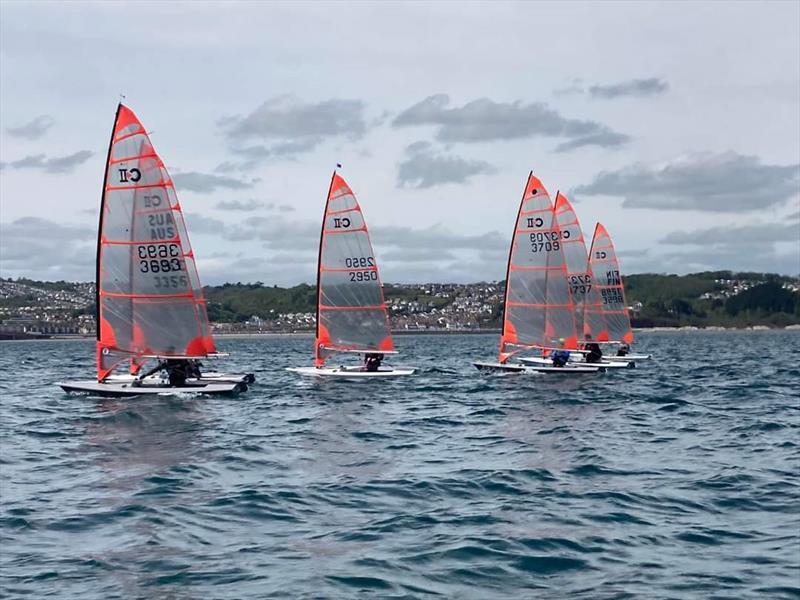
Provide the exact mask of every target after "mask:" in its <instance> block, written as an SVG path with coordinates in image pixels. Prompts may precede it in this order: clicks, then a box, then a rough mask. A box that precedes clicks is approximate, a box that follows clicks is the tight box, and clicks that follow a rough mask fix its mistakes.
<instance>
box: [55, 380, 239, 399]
mask: <svg viewBox="0 0 800 600" xmlns="http://www.w3.org/2000/svg"><path fill="white" fill-rule="evenodd" d="M58 385H60V386H61V389H63V390H64V391H65V392H82V393H89V394H96V395H98V396H112V397H114V396H116V397H120V396H147V395H161V394H238V393H239V392H245V391H247V384H245V383H243V382H235V383H234V382H228V383H225V382H219V383H196V384H194V385H186V386H183V387H172V386H170V385H169V384H166V385H163V384H157V383H150V382H148V381H145V382H143V383H142V385H140V386H136V387H135V386H133V385H131V384H130V383H121V382H113V381H111V382H106V381H95V380H89V381H65V382H62V383H59V384H58Z"/></svg>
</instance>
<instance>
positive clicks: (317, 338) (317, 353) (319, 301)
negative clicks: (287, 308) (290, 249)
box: [314, 170, 336, 367]
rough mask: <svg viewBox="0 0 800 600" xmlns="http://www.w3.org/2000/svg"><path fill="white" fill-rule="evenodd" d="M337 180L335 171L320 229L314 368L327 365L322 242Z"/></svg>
mask: <svg viewBox="0 0 800 600" xmlns="http://www.w3.org/2000/svg"><path fill="white" fill-rule="evenodd" d="M335 178H336V171H335V170H334V172H333V174H332V175H331V183H330V185H329V186H328V195H327V197H326V198H325V210H324V212H323V213H322V224H321V225H320V228H319V249H318V251H317V320H316V323H315V335H314V366H316V367H321V366H322V365H323V364H324V363H325V359H324V358H323V356H322V353H321V351H320V350H321V345H322V344H321V341H320V305H321V304H322V287H321V286H320V281H321V279H322V242H323V240H324V237H325V222H326V220H327V218H328V207H329V206H330V203H331V192H333V181H334V179H335Z"/></svg>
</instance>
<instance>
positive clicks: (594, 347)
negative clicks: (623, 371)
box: [583, 333, 603, 363]
mask: <svg viewBox="0 0 800 600" xmlns="http://www.w3.org/2000/svg"><path fill="white" fill-rule="evenodd" d="M583 349H584V350H586V362H587V363H598V362H600V361H601V360H603V351H602V350H600V345H599V344H598V343H597V342H594V341H592V336H591V334H588V333H587V334H586V343H585V344H584V345H583Z"/></svg>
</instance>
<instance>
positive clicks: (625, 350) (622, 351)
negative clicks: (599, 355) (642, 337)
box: [617, 344, 631, 356]
mask: <svg viewBox="0 0 800 600" xmlns="http://www.w3.org/2000/svg"><path fill="white" fill-rule="evenodd" d="M630 349H631V348H630V346H628V345H627V344H626V345H624V346H620V347H619V350H617V356H628V352H629V351H630Z"/></svg>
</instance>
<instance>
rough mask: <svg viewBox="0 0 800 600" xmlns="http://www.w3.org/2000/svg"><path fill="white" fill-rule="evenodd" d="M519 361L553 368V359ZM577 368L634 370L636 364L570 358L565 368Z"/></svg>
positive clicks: (535, 357)
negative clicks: (589, 361) (595, 361)
mask: <svg viewBox="0 0 800 600" xmlns="http://www.w3.org/2000/svg"><path fill="white" fill-rule="evenodd" d="M519 361H520V362H521V363H525V364H526V365H534V366H543V367H547V366H550V367H552V366H553V361H552V360H551V359H549V358H541V357H539V356H524V357H520V358H519ZM576 366H577V367H589V366H593V367H603V368H605V369H632V368H634V367H635V366H636V363H634V362H633V361H621V360H617V361H607V360H603V361H601V362H598V363H587V362H586V361H584V360H572V357H571V356H570V360H569V362H568V363H567V366H566V367H565V368H567V369H571V368H573V367H576Z"/></svg>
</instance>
